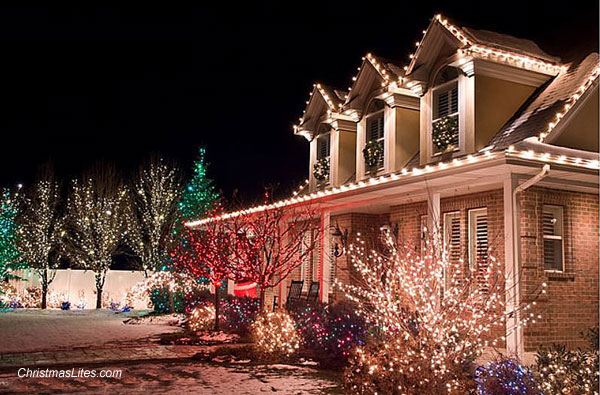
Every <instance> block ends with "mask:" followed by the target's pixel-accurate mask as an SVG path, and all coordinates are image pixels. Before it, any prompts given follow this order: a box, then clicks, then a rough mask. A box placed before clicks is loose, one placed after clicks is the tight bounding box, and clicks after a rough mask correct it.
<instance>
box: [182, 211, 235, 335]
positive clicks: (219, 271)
mask: <svg viewBox="0 0 600 395" xmlns="http://www.w3.org/2000/svg"><path fill="white" fill-rule="evenodd" d="M232 254H233V238H232V236H231V233H230V230H229V229H227V228H226V226H225V224H224V223H222V222H218V221H215V222H210V223H208V224H206V225H204V226H203V227H202V228H201V229H198V230H190V231H187V234H186V236H185V237H184V238H183V242H182V243H179V244H178V245H177V246H176V248H175V250H174V251H173V252H172V253H171V257H172V259H173V264H174V266H175V268H176V269H178V270H180V271H182V272H184V273H186V274H189V275H191V276H192V277H194V278H196V279H199V278H207V279H208V280H209V281H210V283H211V284H212V285H213V286H214V288H215V330H219V304H220V303H219V287H220V286H221V284H222V281H223V280H224V279H235V270H234V268H233V267H232V265H231V256H232Z"/></svg>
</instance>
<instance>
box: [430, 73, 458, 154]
mask: <svg viewBox="0 0 600 395" xmlns="http://www.w3.org/2000/svg"><path fill="white" fill-rule="evenodd" d="M432 107H433V114H432V122H431V123H432V125H431V130H432V132H431V133H432V134H431V139H432V143H433V152H434V153H438V152H445V151H448V150H455V149H457V148H458V136H459V131H458V122H459V117H458V83H457V82H456V81H454V82H450V83H447V84H444V85H442V86H440V87H438V88H435V90H434V91H433V106H432Z"/></svg>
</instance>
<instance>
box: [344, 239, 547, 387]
mask: <svg viewBox="0 0 600 395" xmlns="http://www.w3.org/2000/svg"><path fill="white" fill-rule="evenodd" d="M436 240H437V239H436V237H433V238H432V240H431V241H427V242H426V252H425V253H424V254H422V256H419V255H416V254H415V253H414V251H413V252H411V249H410V248H401V247H399V246H398V245H397V243H396V241H395V240H394V238H393V237H392V236H391V235H390V233H389V231H384V232H383V237H382V243H383V245H384V247H385V248H380V249H378V250H376V248H370V247H369V245H368V243H366V242H365V241H364V240H362V239H360V238H359V239H357V240H356V242H355V243H353V244H352V245H351V246H350V247H349V248H348V254H349V256H350V257H351V260H352V263H353V265H354V268H355V269H356V272H357V273H358V277H359V278H360V280H359V284H358V285H348V284H341V283H339V282H337V281H336V284H335V285H336V286H337V287H340V288H341V289H342V290H343V291H344V292H345V293H346V296H347V297H348V298H349V299H351V300H352V301H354V302H355V303H356V305H357V312H358V313H359V314H360V315H362V316H364V317H365V318H366V320H367V321H368V322H370V323H371V324H372V325H373V326H375V327H376V328H377V329H378V330H379V333H380V334H381V336H382V339H383V340H382V342H381V343H378V344H375V345H367V346H366V347H359V348H358V349H357V350H356V352H355V355H354V358H353V359H352V360H351V363H350V366H349V367H348V369H347V371H346V375H345V382H346V387H347V389H348V390H352V391H354V392H358V393H373V392H378V391H379V392H381V393H384V392H385V393H398V394H399V393H427V394H429V393H442V392H444V393H466V392H468V391H469V390H470V389H469V388H466V387H465V386H468V385H469V384H468V383H471V382H472V370H469V369H470V364H471V363H472V362H473V360H474V359H475V358H476V357H478V356H479V355H481V353H482V352H483V350H484V348H486V347H488V346H491V347H494V346H496V345H499V344H498V343H499V342H501V341H503V340H504V339H505V337H504V335H505V333H506V330H508V331H509V332H510V331H512V330H515V329H516V328H507V327H506V326H507V325H508V324H507V320H506V316H505V314H506V312H505V307H504V306H505V304H506V303H508V302H509V301H508V300H507V299H506V298H505V289H504V271H503V267H502V265H501V264H500V263H499V262H498V261H497V260H496V259H494V258H493V257H492V256H491V254H486V256H488V255H489V257H488V258H487V259H486V261H485V262H479V264H478V265H477V266H478V268H477V269H471V268H469V267H468V266H466V265H465V264H464V263H463V262H460V261H459V262H453V261H452V260H451V259H450V257H449V254H448V253H447V252H446V250H445V248H444V247H443V245H442V244H441V243H440V242H438V241H436ZM379 250H381V251H382V252H379ZM536 292H539V293H543V292H545V289H543V288H542V289H540V290H538V291H536ZM532 304H535V301H534V302H532V303H531V304H524V305H521V306H518V309H519V310H520V312H521V314H522V316H525V311H527V310H529V309H530V306H531V305H532ZM536 318H539V317H535V316H533V315H532V314H530V315H528V316H527V317H526V318H525V319H523V321H522V322H521V325H526V324H527V322H528V321H533V322H534V323H535V319H536ZM465 367H469V368H465Z"/></svg>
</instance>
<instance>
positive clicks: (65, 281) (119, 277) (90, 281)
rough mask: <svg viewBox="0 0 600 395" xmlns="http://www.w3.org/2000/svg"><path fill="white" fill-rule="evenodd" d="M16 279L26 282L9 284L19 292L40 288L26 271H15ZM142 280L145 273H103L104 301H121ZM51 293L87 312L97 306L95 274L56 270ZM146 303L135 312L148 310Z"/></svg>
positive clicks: (137, 306)
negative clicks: (104, 276) (84, 305)
mask: <svg viewBox="0 0 600 395" xmlns="http://www.w3.org/2000/svg"><path fill="white" fill-rule="evenodd" d="M14 274H16V275H17V276H19V277H21V278H23V279H24V280H25V281H19V280H12V281H11V283H12V284H13V285H14V286H15V288H16V289H17V292H19V293H22V292H23V291H24V290H25V289H26V288H30V287H40V281H39V278H38V277H37V275H36V274H34V273H33V272H31V271H29V270H21V271H18V272H15V273H14ZM143 280H144V272H142V271H128V270H109V271H108V273H106V282H105V283H104V290H103V291H102V294H103V299H108V300H111V301H115V302H120V301H122V300H123V298H124V297H125V294H126V293H127V291H128V290H129V289H130V288H131V287H132V286H134V285H135V284H137V283H138V282H140V281H143ZM49 288H50V290H52V291H54V292H55V293H60V294H63V295H65V297H66V299H67V300H68V301H69V302H71V304H72V305H76V304H78V303H79V302H80V300H81V299H84V300H85V302H86V308H87V309H93V308H95V307H96V293H95V291H96V283H95V281H94V272H92V271H89V270H88V271H84V270H72V269H61V270H57V272H56V277H55V278H54V281H52V283H51V284H50V287H49ZM147 302H148V301H143V302H137V303H136V304H135V305H134V306H132V307H133V308H135V309H145V308H147Z"/></svg>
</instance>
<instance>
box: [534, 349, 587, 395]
mask: <svg viewBox="0 0 600 395" xmlns="http://www.w3.org/2000/svg"><path fill="white" fill-rule="evenodd" d="M534 370H535V373H536V374H537V376H538V377H539V379H538V382H539V383H540V386H541V388H542V390H543V391H544V392H545V393H548V394H558V393H562V394H584V393H592V392H594V391H597V390H598V350H597V349H596V350H593V349H589V350H581V349H579V350H567V349H566V348H565V347H564V346H562V345H558V344H555V345H553V346H551V347H547V348H543V349H540V350H539V351H538V353H537V361H536V364H535V366H534Z"/></svg>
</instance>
